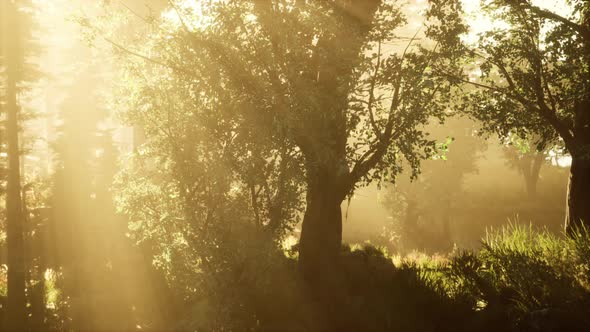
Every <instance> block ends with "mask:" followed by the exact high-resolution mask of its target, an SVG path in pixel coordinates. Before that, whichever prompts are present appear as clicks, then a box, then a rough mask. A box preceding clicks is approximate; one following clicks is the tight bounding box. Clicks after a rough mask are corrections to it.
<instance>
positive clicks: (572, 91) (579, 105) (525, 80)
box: [438, 0, 590, 234]
mask: <svg viewBox="0 0 590 332" xmlns="http://www.w3.org/2000/svg"><path fill="white" fill-rule="evenodd" d="M452 3H456V1H454V2H447V3H446V5H447V6H449V5H452ZM482 4H484V5H483V6H482V9H483V10H484V12H485V15H487V16H488V17H489V18H490V19H491V20H492V21H495V22H501V23H499V24H497V25H496V26H495V28H493V29H491V30H489V31H487V32H484V33H482V34H481V35H480V38H479V40H478V41H477V42H476V43H475V45H473V44H471V43H468V42H467V41H466V42H465V52H466V54H467V55H469V56H471V59H472V60H471V62H470V63H471V65H470V66H469V67H468V70H470V71H471V79H469V78H468V74H469V73H466V74H465V75H464V76H463V77H461V78H460V79H461V80H462V81H463V82H464V83H465V84H469V85H471V86H476V87H478V88H479V89H478V91H476V92H473V93H469V94H466V95H465V97H464V101H465V102H466V105H468V106H467V107H466V110H467V112H468V113H469V114H471V115H472V116H473V117H475V118H477V119H480V120H481V121H483V123H484V125H485V127H486V129H488V130H489V131H495V132H498V133H499V134H500V135H501V136H503V137H506V136H507V135H508V134H509V133H514V132H515V133H516V134H517V135H519V136H521V137H526V136H529V137H531V136H536V135H538V137H539V139H538V140H537V142H536V143H537V145H538V147H539V148H541V149H542V148H544V147H546V146H557V148H562V149H564V150H565V151H566V152H568V153H569V154H570V155H571V157H572V165H571V169H570V181H569V186H568V198H567V214H566V231H567V232H568V233H569V234H571V233H572V232H574V231H575V229H576V228H578V227H579V226H580V225H590V223H589V222H590V205H588V204H587V202H588V201H589V200H590V158H589V151H590V150H589V147H590V115H589V114H590V113H589V112H588V108H589V107H590V72H589V70H590V66H589V63H590V62H589V61H590V4H589V3H588V2H587V1H567V2H565V1H564V2H563V3H562V5H563V6H562V7H563V8H565V9H566V10H567V11H568V13H567V14H565V15H560V14H558V13H557V12H554V11H551V10H549V9H546V8H542V7H539V6H536V5H534V4H533V2H532V1H529V0H494V1H485V2H483V3H482ZM466 40H469V38H466ZM478 71H479V72H480V73H481V74H480V75H477V76H479V77H473V76H474V74H473V73H477V72H478ZM438 72H439V73H440V74H443V75H447V76H448V77H452V78H454V79H456V78H458V77H456V76H455V75H449V73H447V72H445V70H442V69H439V70H438Z"/></svg>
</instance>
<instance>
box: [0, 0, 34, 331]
mask: <svg viewBox="0 0 590 332" xmlns="http://www.w3.org/2000/svg"><path fill="white" fill-rule="evenodd" d="M30 6H31V4H30V3H29V1H2V3H1V4H0V17H1V20H0V22H1V23H0V24H1V26H0V33H1V41H2V43H1V44H2V46H1V47H0V56H1V59H2V61H1V62H0V65H2V67H3V69H4V71H3V89H4V99H5V100H4V104H3V109H4V112H5V114H6V122H5V124H6V129H5V130H6V143H7V156H8V170H7V180H6V181H7V184H6V187H7V189H6V233H7V250H8V303H7V317H9V319H7V321H6V324H7V329H8V330H10V331H24V330H25V326H26V325H25V324H26V321H27V314H26V296H25V288H26V268H27V267H26V262H25V240H24V227H25V226H24V222H25V218H24V213H23V207H22V196H21V165H20V151H19V150H20V148H19V117H20V113H21V112H20V105H19V100H18V95H19V93H20V92H21V91H22V88H23V83H24V82H26V81H27V80H29V79H30V76H29V75H30V74H31V72H32V71H31V67H30V66H28V64H27V61H26V60H27V57H28V56H29V55H30V49H31V48H30V40H31V14H30V10H31V7H30Z"/></svg>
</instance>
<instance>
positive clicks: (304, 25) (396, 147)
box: [113, 0, 457, 284]
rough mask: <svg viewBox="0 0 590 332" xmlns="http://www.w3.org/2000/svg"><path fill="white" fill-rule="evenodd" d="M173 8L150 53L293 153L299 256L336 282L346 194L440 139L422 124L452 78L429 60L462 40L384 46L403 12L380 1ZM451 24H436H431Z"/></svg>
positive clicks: (247, 130)
mask: <svg viewBox="0 0 590 332" xmlns="http://www.w3.org/2000/svg"><path fill="white" fill-rule="evenodd" d="M173 5H174V3H173ZM173 9H174V10H175V11H176V12H177V14H178V21H179V22H178V24H177V27H176V29H175V30H174V31H165V32H162V30H159V31H158V33H157V34H155V35H154V36H153V38H154V39H155V40H154V41H152V44H153V45H154V46H153V48H152V50H151V52H150V53H151V54H152V55H153V56H152V57H151V58H147V57H145V56H143V58H144V59H146V61H147V62H148V63H151V64H154V65H156V66H164V67H166V68H169V69H171V70H170V71H171V73H170V75H173V77H175V79H176V80H180V81H181V82H184V83H183V84H184V85H185V86H186V87H185V89H188V90H189V91H190V92H192V96H193V97H192V99H193V104H196V105H198V104H199V99H201V101H200V103H202V100H206V101H207V103H208V104H207V105H206V106H207V107H212V109H216V108H218V109H220V110H228V111H225V113H223V112H218V113H217V116H226V117H227V118H224V119H223V120H218V121H231V122H232V123H233V124H235V126H237V128H239V132H240V133H242V134H243V135H242V136H241V137H242V138H244V139H246V140H247V139H248V137H259V138H260V137H261V136H262V138H261V139H263V140H270V141H276V142H284V144H287V147H288V150H289V151H293V152H294V155H295V156H297V157H298V159H295V160H297V161H300V162H301V167H302V168H303V169H304V170H305V186H306V201H307V206H306V210H305V215H304V218H303V226H302V233H301V240H300V245H299V254H300V256H299V261H300V266H301V267H302V269H303V271H304V274H305V275H306V277H307V278H308V279H316V280H318V279H323V281H324V284H326V283H328V279H329V278H330V273H323V272H325V271H334V269H335V267H336V265H337V261H338V253H339V250H340V246H341V236H342V215H341V210H340V205H341V203H342V202H343V200H344V199H345V198H346V196H347V195H350V194H351V193H352V192H353V191H354V189H355V187H357V186H358V185H360V184H362V183H368V182H370V181H372V180H383V179H387V178H391V176H394V175H395V174H396V173H398V172H399V170H400V167H401V166H400V160H401V159H403V158H405V159H407V161H408V162H409V164H410V165H411V166H412V168H414V169H415V170H416V169H417V168H418V164H419V161H420V159H423V158H426V157H427V156H429V155H431V154H432V153H433V151H434V150H435V144H434V142H433V141H431V140H429V139H428V138H427V135H426V134H425V133H424V132H423V131H422V130H421V126H422V125H423V124H425V123H427V122H428V121H430V120H431V119H432V118H433V117H441V118H442V117H444V111H445V109H446V106H445V105H446V101H447V93H446V92H448V90H449V86H450V84H449V82H448V81H447V80H445V79H440V78H438V76H435V75H433V74H432V71H431V68H432V67H433V66H434V65H435V64H438V65H440V66H443V65H444V66H445V67H449V65H452V61H449V59H450V58H452V56H453V55H454V54H455V50H454V47H455V44H456V41H452V40H449V39H446V40H443V41H441V42H439V43H438V44H437V45H436V46H434V44H435V43H434V42H433V43H432V44H431V45H430V47H428V48H426V46H427V43H425V42H424V43H420V44H421V45H423V47H419V46H418V45H417V44H418V42H417V41H416V39H417V38H416V37H415V38H410V41H409V43H408V45H407V46H406V47H405V48H404V47H401V49H398V51H396V50H390V52H389V53H391V54H389V55H386V53H387V52H385V47H386V44H387V43H391V42H393V41H395V35H394V31H395V29H396V28H399V27H400V26H402V25H403V22H404V19H403V16H402V15H401V13H400V10H399V8H397V7H396V6H394V5H393V4H392V3H389V2H382V1H377V0H374V1H362V2H361V1H357V2H351V1H329V2H316V1H286V2H285V1H230V2H224V3H214V4H212V5H210V6H207V5H205V4H201V8H200V13H199V15H196V14H195V10H194V8H191V7H190V6H188V5H186V6H185V5H182V4H179V3H176V5H174V6H173ZM435 9H436V8H435ZM446 15H447V17H446V18H450V19H454V20H457V18H453V14H452V13H450V12H449V13H446ZM203 17H205V19H203ZM207 17H211V18H213V17H214V18H215V21H214V23H212V24H210V25H209V24H208V23H207V22H208V21H207ZM443 32H445V28H444V26H442V25H435V26H433V27H430V28H428V29H427V30H426V35H427V36H429V37H431V38H437V37H438V36H439V35H441V34H442V33H443ZM113 44H114V45H115V47H116V48H117V49H124V48H123V47H122V46H121V45H120V44H116V43H113ZM171 50H174V51H173V52H171ZM124 51H125V52H127V53H131V54H134V55H138V54H137V52H133V51H130V50H129V49H124ZM391 51H393V52H391ZM449 70H452V66H451V69H449ZM189 82H190V83H189ZM199 89H200V90H201V91H199ZM221 91H223V95H225V96H226V98H225V99H218V96H219V95H220V92H221ZM187 94H188V93H187ZM189 95H190V94H189ZM232 130H234V131H236V129H232Z"/></svg>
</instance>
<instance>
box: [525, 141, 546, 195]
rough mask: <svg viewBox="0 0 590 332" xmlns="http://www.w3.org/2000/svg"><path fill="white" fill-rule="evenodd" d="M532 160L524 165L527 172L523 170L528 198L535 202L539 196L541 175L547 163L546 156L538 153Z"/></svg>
mask: <svg viewBox="0 0 590 332" xmlns="http://www.w3.org/2000/svg"><path fill="white" fill-rule="evenodd" d="M530 159H531V160H530V161H528V162H526V163H525V165H524V167H525V168H526V170H525V169H523V175H524V182H525V187H526V192H527V196H528V198H529V199H531V200H533V199H535V198H536V196H537V183H539V175H540V174H541V167H542V166H543V162H544V161H545V155H544V154H543V153H542V152H537V153H535V155H534V156H532V157H531V158H530Z"/></svg>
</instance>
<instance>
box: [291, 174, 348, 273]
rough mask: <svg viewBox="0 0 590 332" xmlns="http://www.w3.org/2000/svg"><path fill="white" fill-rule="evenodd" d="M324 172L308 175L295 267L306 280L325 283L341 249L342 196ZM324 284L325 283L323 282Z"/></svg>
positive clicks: (333, 180)
mask: <svg viewBox="0 0 590 332" xmlns="http://www.w3.org/2000/svg"><path fill="white" fill-rule="evenodd" d="M330 175H334V174H330V173H329V172H327V171H319V172H316V174H313V175H308V187H307V207H306V210H305V216H304V218H303V224H302V229H301V239H300V242H299V264H300V266H301V268H302V271H303V273H304V276H305V278H306V279H308V280H314V281H319V282H320V283H321V280H318V279H323V278H327V279H328V280H329V278H330V276H329V275H327V274H330V272H331V270H333V269H334V268H335V267H336V264H337V259H338V255H339V252H340V247H341V245H342V211H341V209H340V205H341V204H342V201H343V199H344V195H343V194H342V192H341V191H340V190H339V186H338V182H337V181H336V179H335V178H334V177H333V176H330ZM326 281H327V280H326Z"/></svg>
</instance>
